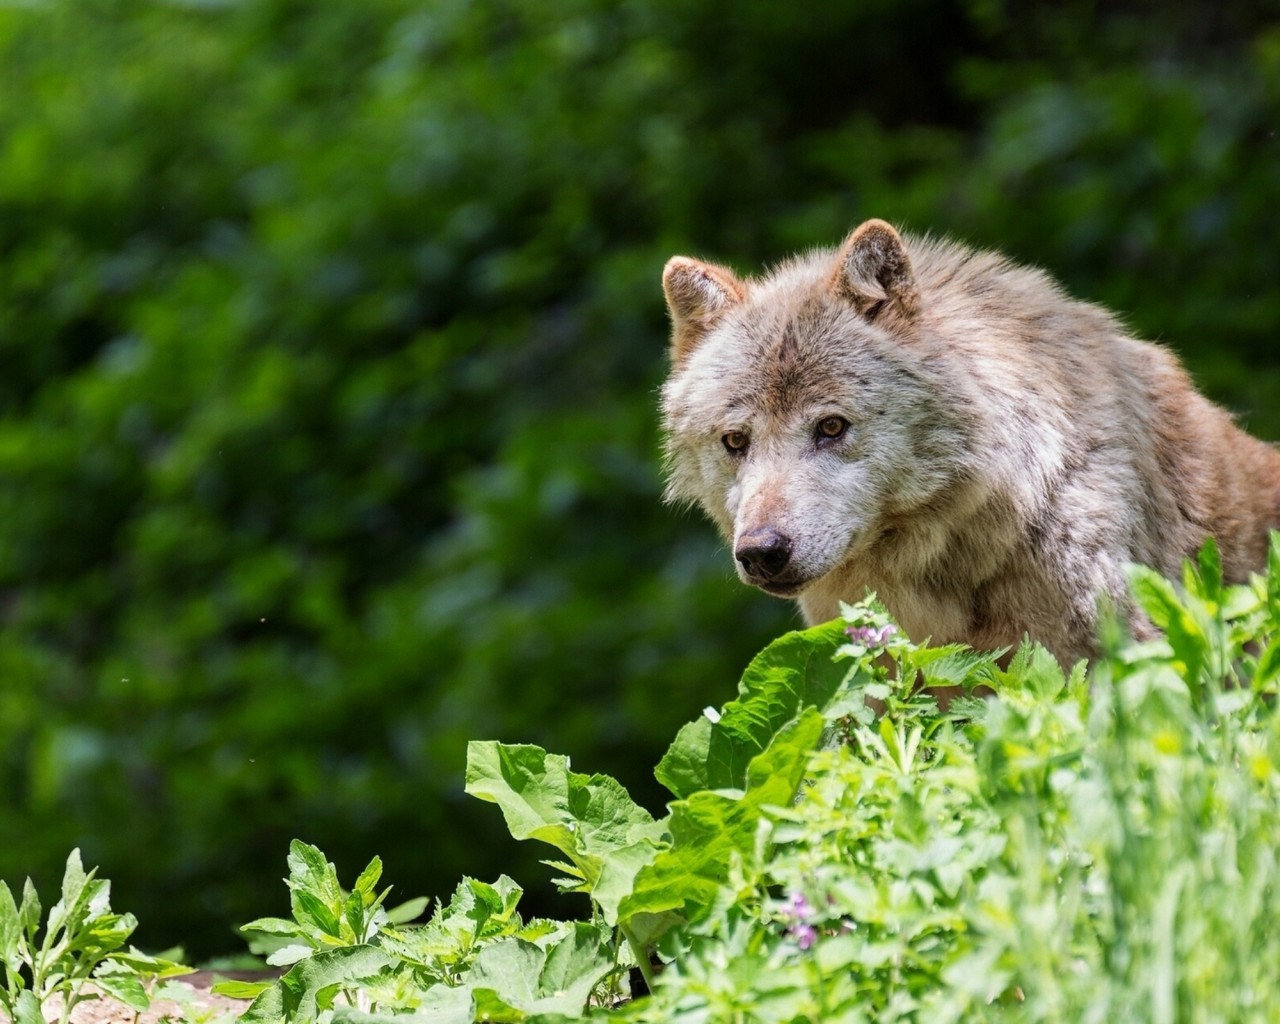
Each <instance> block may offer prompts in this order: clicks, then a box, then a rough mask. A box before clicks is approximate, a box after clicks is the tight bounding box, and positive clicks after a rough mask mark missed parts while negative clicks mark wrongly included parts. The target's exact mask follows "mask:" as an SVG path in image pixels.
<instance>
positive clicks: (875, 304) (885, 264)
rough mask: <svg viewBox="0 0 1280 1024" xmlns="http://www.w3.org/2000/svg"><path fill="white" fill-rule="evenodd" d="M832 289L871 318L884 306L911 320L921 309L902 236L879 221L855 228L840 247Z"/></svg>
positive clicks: (890, 226) (918, 293)
mask: <svg viewBox="0 0 1280 1024" xmlns="http://www.w3.org/2000/svg"><path fill="white" fill-rule="evenodd" d="M831 284H832V288H833V289H834V290H835V292H836V294H838V295H840V296H841V297H843V298H844V299H846V300H847V301H849V302H851V303H853V305H854V308H855V309H857V311H858V312H859V313H861V314H862V315H863V316H865V317H868V318H872V319H874V318H875V317H876V316H878V315H879V314H880V313H881V312H882V311H884V310H885V309H886V308H887V309H889V310H890V311H892V312H894V313H896V314H897V315H898V316H900V317H902V318H903V319H904V320H908V321H909V320H913V319H914V318H915V315H916V314H917V313H918V312H919V311H920V289H919V287H918V286H917V285H916V276H915V272H914V271H913V270H912V269H911V257H910V256H908V255H907V248H906V246H905V245H903V244H902V236H901V235H899V234H898V232H897V231H895V230H894V229H893V227H892V225H890V224H887V223H885V222H884V221H882V220H869V221H866V222H865V223H863V224H861V225H859V226H858V227H857V228H855V229H854V230H853V231H852V232H851V233H850V235H849V237H848V238H846V239H845V240H844V244H843V245H841V246H840V253H839V255H838V256H837V257H836V267H835V274H834V276H833V278H832V282H831Z"/></svg>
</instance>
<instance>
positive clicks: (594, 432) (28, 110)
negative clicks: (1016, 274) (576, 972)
mask: <svg viewBox="0 0 1280 1024" xmlns="http://www.w3.org/2000/svg"><path fill="white" fill-rule="evenodd" d="M1094 6H1095V5H1092V4H1083V3H1074V4H1066V5H1056V6H1055V7H1054V9H1053V11H1052V12H1051V13H1046V12H1044V11H1041V12H1039V13H1033V12H1032V11H1030V10H1028V9H1025V8H1024V6H1023V5H1014V4H1009V3H1002V2H1000V0H995V2H990V0H971V2H968V3H944V2H941V0H910V2H907V3H894V4H891V3H888V2H884V0H871V2H867V3H863V4H857V5H853V4H847V3H838V2H834V0H833V2H821V3H816V4H811V5H808V6H807V7H806V9H805V16H804V17H803V18H799V17H796V16H795V14H794V12H793V11H791V10H790V9H789V8H784V7H782V6H779V5H776V4H771V3H765V2H763V0H746V2H738V3H734V4H729V3H727V2H723V0H714V2H713V0H701V2H698V3H676V2H674V0H637V2H635V3H628V4H613V3H605V2H603V0H571V2H567V3H557V4H546V3H540V2H533V0H508V2H492V3H487V4H464V3H454V2H439V3H431V4H413V3H409V2H406V0H365V2H361V3H354V2H335V3H327V4H317V5H310V4H303V3H297V2H289V0H263V2H258V3H235V2H195V0H188V2H169V3H160V2H142V0H123V2H107V0H83V2H78V3H56V2H52V3H48V4H38V5H26V4H19V5H4V4H0V86H2V87H3V95H4V96H5V97H6V102H5V103H4V104H3V105H0V366H3V372H2V374H0V625H2V626H3V630H2V632H0V837H3V840H4V841H3V842H2V843H0V877H9V878H12V877H21V876H23V875H25V874H27V873H31V874H33V875H35V876H36V880H37V881H38V882H42V883H43V884H44V885H50V884H52V881H53V879H54V878H55V876H56V873H57V872H58V871H59V870H60V869H61V865H62V861H63V859H64V858H65V855H66V851H67V850H68V849H69V848H71V847H73V846H81V847H83V849H84V851H85V857H86V859H87V860H89V861H91V862H93V863H98V864H101V865H102V867H103V870H104V873H106V874H108V875H109V876H110V877H112V878H113V879H114V880H115V883H116V889H117V893H118V901H119V902H120V903H121V904H122V905H127V906H130V907H131V908H133V909H134V910H136V911H137V912H138V915H139V917H140V918H141V919H142V920H143V921H145V922H147V928H148V934H146V935H142V936H139V938H140V939H141V940H142V941H143V942H144V943H153V944H155V945H157V946H159V945H163V944H165V943H167V942H168V941H171V940H179V939H181V940H184V941H187V942H189V943H191V944H192V945H193V946H194V947H195V949H196V950H197V951H202V950H216V949H226V948H234V947H235V946H236V944H237V940H235V939H234V938H233V937H232V936H231V934H230V928H231V926H232V925H233V924H234V923H235V922H237V921H240V920H243V919H245V918H247V917H249V916H256V915H260V914H261V913H263V912H264V911H265V910H267V909H269V900H270V899H271V898H272V894H274V893H275V892H276V891H277V888H278V878H277V876H278V874H279V868H278V864H279V859H280V856H281V851H282V850H283V849H284V848H285V846H286V844H287V842H288V840H289V839H290V838H291V837H293V836H302V837H304V838H306V839H307V840H309V841H311V842H314V843H316V844H318V845H320V846H321V847H322V848H324V849H325V850H326V852H327V853H328V854H329V855H330V856H333V857H334V858H335V859H336V860H337V861H338V863H339V866H340V867H341V868H342V869H343V870H344V871H348V870H350V869H351V868H352V867H353V866H354V865H356V863H357V862H359V863H363V862H364V861H365V860H367V859H368V856H369V855H370V854H371V852H373V851H375V850H376V851H377V852H379V853H381V854H382V855H383V857H384V858H385V859H386V861H387V864H388V874H389V876H391V877H394V878H396V879H397V880H399V881H400V883H401V884H402V885H406V886H407V887H410V888H412V887H417V888H418V889H420V890H421V891H424V892H429V893H441V894H443V893H445V892H446V891H448V890H450V889H452V887H453V884H454V881H455V880H456V878H457V877H458V876H459V875H461V874H462V873H464V872H465V873H469V874H472V875H476V876H479V877H488V876H491V875H494V874H496V873H497V871H498V870H499V869H500V868H507V869H510V867H511V864H510V861H511V857H512V856H513V848H512V847H509V846H505V845H501V846H499V845H496V844H495V843H493V842H489V841H487V840H488V838H490V837H492V836H494V835H495V833H494V831H493V829H494V822H493V821H492V820H491V818H492V816H491V815H488V814H485V813H484V812H483V810H476V809H473V808H472V807H471V806H469V803H467V802H463V800H462V797H461V790H462V786H461V771H462V766H463V758H464V749H465V741H466V740H467V739H469V738H474V737H478V736H486V737H495V738H500V739H520V740H522V741H530V742H536V743H542V744H544V745H546V746H549V747H552V748H554V749H557V750H562V751H566V752H569V753H571V754H573V755H574V756H575V757H578V758H580V759H581V760H582V761H583V762H584V763H590V764H591V765H592V766H593V767H595V768H598V769H600V770H601V771H606V772H609V773H611V774H613V775H615V776H617V777H619V778H620V779H622V780H623V781H624V782H625V783H626V784H627V785H628V786H629V787H630V788H631V790H632V792H633V793H636V794H637V795H638V796H645V795H646V793H647V795H648V796H649V797H650V798H651V799H653V800H657V799H658V790H657V787H656V785H653V784H652V783H651V782H647V781H646V780H645V779H644V778H643V772H644V770H645V769H644V768H643V766H646V765H649V764H652V763H653V762H654V760H655V759H656V753H657V752H658V751H659V750H660V749H661V745H662V744H663V743H664V742H665V740H666V738H667V737H669V735H670V734H671V733H672V731H673V730H674V727H675V726H676V725H677V724H678V723H679V722H682V721H685V720H686V719H687V718H689V717H690V716H691V715H692V714H693V713H695V712H696V710H697V709H698V708H700V707H702V706H703V705H705V704H707V703H709V702H713V701H714V700H715V699H717V694H718V695H719V696H720V697H723V696H724V692H727V691H722V690H716V689H715V688H716V687H717V686H720V687H723V686H727V685H729V684H728V682H727V681H728V680H732V679H734V678H736V676H737V674H738V671H739V669H740V668H741V666H742V665H743V664H744V663H745V662H746V660H747V658H748V656H749V655H750V654H751V653H752V652H753V651H755V650H756V649H757V648H759V647H760V646H761V645H762V644H763V643H764V641H765V640H766V639H767V638H769V637H770V636H772V635H775V634H776V633H778V632H780V631H781V630H782V628H784V627H785V626H787V625H790V624H793V623H794V622H795V621H796V620H795V615H794V613H793V612H792V611H791V609H790V608H789V607H788V606H784V605H781V604H777V603H773V602H770V601H768V600H766V599H764V598H762V597H759V596H756V595H753V594H751V593H748V592H747V591H745V590H744V589H743V588H741V587H739V586H738V585H737V584H736V583H735V582H733V581H732V580H731V579H730V578H729V577H730V571H729V564H728V561H727V560H726V557H725V556H724V554H723V552H722V551H720V550H719V545H718V542H717V541H716V540H715V538H714V537H713V536H712V535H711V532H710V531H709V529H708V528H707V527H706V526H705V525H704V524H702V523H700V522H694V521H692V520H687V517H685V516H683V515H676V514H672V513H671V512H670V511H669V510H665V509H663V508H662V507H661V504H660V492H661V481H660V466H659V459H658V455H657V450H658V441H657V436H656V428H655V423H654V419H655V417H654V412H653V406H654V398H655V396H654V391H655V389H656V387H657V386H658V384H659V383H660V381H661V379H662V375H663V372H664V347H665V340H664V330H665V327H664V319H663V311H662V305H661V298H660V293H659V289H658V283H657V277H658V272H659V269H660V267H661V264H662V262H663V260H664V259H665V258H666V257H667V256H668V255H670V254H671V253H672V252H675V251H682V250H683V251H693V252H696V253H700V254H704V255H708V256H711V257H714V258H718V259H723V260H727V261H731V262H734V263H735V264H737V265H739V266H741V267H742V268H744V269H749V268H752V267H755V266H757V265H758V264H759V263H760V262H761V261H767V260H772V259H776V258H778V257H780V256H782V255H783V254H785V253H786V252H788V251H789V250H791V249H792V248H794V247H798V246H805V245H811V244H819V243H821V244H829V243H833V242H835V241H836V240H838V238H839V237H840V236H841V235H842V233H843V232H844V231H846V230H847V229H848V228H849V227H851V226H852V225H853V224H854V223H856V222H857V221H858V220H859V219H860V218H863V217H865V216H870V215H879V216H884V217H888V218H891V219H894V220H896V221H899V222H901V223H903V224H905V225H906V226H909V227H911V228H914V229H917V230H934V231H939V232H946V233H954V234H957V235H960V236H962V237H965V238H967V239H969V240H971V241H974V242H976V243H980V244H986V245H991V246H993V247H998V248H1001V249H1004V250H1006V251H1008V252H1009V253H1010V254H1011V255H1014V256H1015V257H1017V258H1020V259H1023V260H1027V261H1032V262H1036V263H1039V264H1041V265H1044V266H1046V267H1047V268H1049V269H1050V270H1052V271H1053V272H1055V273H1056V274H1058V275H1059V276H1060V277H1062V278H1063V279H1064V280H1065V281H1066V282H1067V283H1068V285H1069V286H1070V287H1071V288H1072V289H1073V290H1074V291H1075V292H1077V293H1078V294H1081V295H1082V296H1084V297H1087V298H1091V299H1096V300H1099V301H1103V302H1106V303H1108V304H1110V305H1112V306H1113V307H1115V308H1116V309H1118V310H1119V311H1120V312H1121V313H1122V314H1123V315H1125V316H1126V317H1127V318H1128V320H1129V321H1130V322H1131V323H1132V324H1133V325H1134V327H1135V329H1137V330H1139V331H1140V332H1141V333H1143V334H1144V335H1147V336H1154V337H1159V338H1162V339H1167V340H1168V341H1169V342H1170V343H1171V344H1174V345H1175V346H1176V347H1177V348H1178V349H1179V350H1180V351H1181V352H1183V353H1184V354H1185V355H1186V357H1187V359H1188V361H1189V362H1190V363H1191V364H1192V366H1193V369H1194V370H1195V372H1196V373H1197V375H1198V377H1199V379H1200V380H1201V381H1202V383H1203V384H1204V385H1205V386H1206V388H1207V389H1208V390H1210V391H1211V392H1212V393H1213V394H1214V395H1215V397H1217V398H1219V399H1221V400H1223V401H1226V402H1228V403H1229V404H1231V405H1232V406H1233V407H1234V408H1236V409H1238V410H1239V411H1240V413H1241V414H1242V416H1243V418H1244V419H1245V420H1246V421H1247V423H1248V424H1249V425H1250V426H1251V427H1252V428H1253V429H1255V430H1256V431H1257V432H1259V433H1262V434H1265V435H1267V436H1271V437H1280V353H1277V350H1276V346H1275V339H1276V337H1277V336H1278V329H1280V290H1278V289H1277V287H1276V282H1277V280H1278V279H1280V273H1278V267H1277V249H1276V246H1275V239H1276V238H1277V237H1280V203H1278V202H1277V200H1278V199H1280V159H1277V157H1280V149H1278V146H1277V142H1276V138H1275V129H1274V126H1275V110H1276V109H1277V106H1278V105H1280V32H1277V30H1276V29H1275V28H1274V27H1268V26H1267V23H1266V21H1265V19H1264V18H1263V16H1262V14H1261V13H1258V12H1256V11H1255V10H1254V8H1253V7H1252V6H1251V5H1248V4H1244V3H1237V4H1228V5H1225V6H1224V5H1221V4H1214V5H1209V4H1207V3H1201V4H1197V5H1192V6H1190V7H1187V6H1184V7H1182V8H1179V11H1180V12H1181V13H1180V14H1179V16H1178V17H1171V16H1170V15H1169V14H1168V13H1167V12H1165V11H1164V10H1163V8H1158V7H1156V6H1154V5H1152V6H1149V7H1148V6H1147V5H1144V4H1135V5H1130V6H1126V7H1125V8H1124V9H1123V10H1117V11H1113V12H1111V13H1109V14H1106V15H1105V16H1100V15H1096V14H1092V13H1090V12H1091V11H1092V9H1093V7H1094ZM645 785H650V786H651V788H650V789H649V790H647V791H646V790H645V789H644V788H643V787H644V786H645ZM406 895H407V894H406ZM527 902H532V904H533V907H534V908H535V909H536V906H537V903H536V897H535V895H534V894H531V895H530V897H528V898H527Z"/></svg>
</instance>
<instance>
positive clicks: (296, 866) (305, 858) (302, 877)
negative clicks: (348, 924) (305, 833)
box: [287, 839, 342, 921]
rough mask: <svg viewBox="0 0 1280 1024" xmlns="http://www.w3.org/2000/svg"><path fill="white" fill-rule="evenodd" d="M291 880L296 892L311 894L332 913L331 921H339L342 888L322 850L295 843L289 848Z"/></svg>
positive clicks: (296, 840) (330, 914) (297, 841)
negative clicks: (338, 913) (338, 909)
mask: <svg viewBox="0 0 1280 1024" xmlns="http://www.w3.org/2000/svg"><path fill="white" fill-rule="evenodd" d="M288 864H289V878H288V880H287V884H288V886H289V889H290V890H291V891H292V892H295V893H298V892H305V893H308V894H309V895H310V896H311V897H313V899H315V900H316V901H317V902H319V903H320V904H322V905H323V906H325V907H327V908H328V909H329V917H330V918H331V919H333V920H335V921H336V919H337V908H338V907H340V906H341V905H342V886H340V885H339V884H338V873H337V871H336V870H335V869H334V866H333V865H332V864H330V863H329V861H328V860H326V859H325V856H324V854H323V853H321V852H320V850H319V849H317V848H316V847H314V846H312V845H310V844H309V843H304V842H302V841H301V840H298V839H295V840H293V841H292V842H291V843H290V844H289V856H288Z"/></svg>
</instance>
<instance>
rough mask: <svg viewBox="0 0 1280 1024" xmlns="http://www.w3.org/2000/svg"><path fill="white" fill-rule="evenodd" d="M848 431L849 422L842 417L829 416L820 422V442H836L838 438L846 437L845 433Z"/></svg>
mask: <svg viewBox="0 0 1280 1024" xmlns="http://www.w3.org/2000/svg"><path fill="white" fill-rule="evenodd" d="M848 429H849V421H848V420H846V419H844V418H843V417H841V416H828V417H827V418H826V419H825V420H819V421H818V440H819V441H834V440H835V439H836V438H838V437H844V432H845V431H846V430H848Z"/></svg>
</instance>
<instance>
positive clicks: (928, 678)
mask: <svg viewBox="0 0 1280 1024" xmlns="http://www.w3.org/2000/svg"><path fill="white" fill-rule="evenodd" d="M1007 650H1008V649H1007V648H1001V649H1000V650H997V651H975V650H974V649H973V648H971V647H969V646H968V645H966V644H948V645H946V646H944V647H916V648H914V649H912V650H910V651H909V652H908V653H907V655H906V663H907V665H909V666H910V667H911V668H914V669H916V670H917V671H918V672H919V673H920V676H921V679H922V680H923V682H924V685H925V686H959V685H961V684H962V683H965V682H966V681H968V682H974V681H975V680H974V676H976V675H978V674H979V673H982V672H984V671H985V670H988V669H990V668H991V667H992V666H994V665H995V663H996V662H997V661H998V660H999V659H1000V658H1002V657H1003V656H1004V655H1005V653H1006V651H1007Z"/></svg>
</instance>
